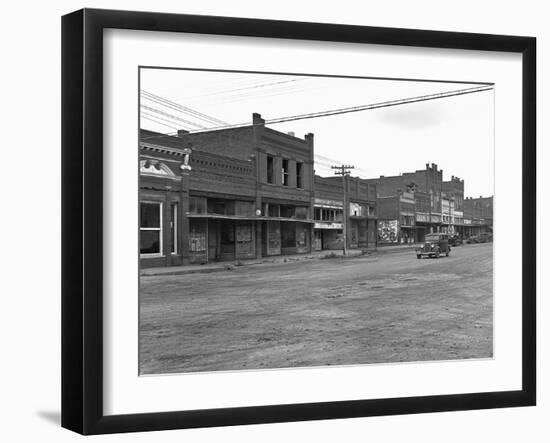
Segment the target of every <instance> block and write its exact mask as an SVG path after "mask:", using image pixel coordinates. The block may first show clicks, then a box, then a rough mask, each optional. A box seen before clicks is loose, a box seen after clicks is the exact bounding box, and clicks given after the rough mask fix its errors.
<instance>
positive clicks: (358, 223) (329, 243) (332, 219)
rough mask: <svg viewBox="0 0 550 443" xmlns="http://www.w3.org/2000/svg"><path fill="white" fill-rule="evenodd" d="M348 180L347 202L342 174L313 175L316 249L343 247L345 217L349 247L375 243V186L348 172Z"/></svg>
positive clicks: (362, 246)
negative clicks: (339, 175)
mask: <svg viewBox="0 0 550 443" xmlns="http://www.w3.org/2000/svg"><path fill="white" fill-rule="evenodd" d="M345 183H346V192H345V195H346V202H345V203H344V181H343V180H342V177H320V176H318V175H316V176H315V178H314V196H315V200H314V207H315V208H314V221H315V225H314V228H315V229H314V238H315V240H314V241H315V243H314V246H315V250H321V249H342V248H343V243H344V232H343V229H344V222H343V221H344V217H346V219H347V223H346V224H345V225H346V236H345V238H346V240H347V245H346V247H347V248H351V249H356V248H369V247H374V246H376V229H377V225H376V220H377V217H376V186H375V185H373V184H370V183H367V182H366V181H365V180H363V179H361V178H359V177H349V176H346V177H345ZM344 209H345V211H344ZM344 212H345V213H344Z"/></svg>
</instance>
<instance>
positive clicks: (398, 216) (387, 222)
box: [378, 188, 416, 245]
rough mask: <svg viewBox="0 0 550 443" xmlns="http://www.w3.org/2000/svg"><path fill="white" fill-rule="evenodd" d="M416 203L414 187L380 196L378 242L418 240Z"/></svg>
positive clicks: (392, 242) (389, 242)
mask: <svg viewBox="0 0 550 443" xmlns="http://www.w3.org/2000/svg"><path fill="white" fill-rule="evenodd" d="M415 215H416V205H415V192H414V190H413V189H410V188H409V189H407V190H406V191H402V190H400V189H399V190H397V192H396V193H395V194H394V195H391V196H386V197H379V198H378V243H379V244H381V245H384V244H395V243H413V242H414V241H416V217H415Z"/></svg>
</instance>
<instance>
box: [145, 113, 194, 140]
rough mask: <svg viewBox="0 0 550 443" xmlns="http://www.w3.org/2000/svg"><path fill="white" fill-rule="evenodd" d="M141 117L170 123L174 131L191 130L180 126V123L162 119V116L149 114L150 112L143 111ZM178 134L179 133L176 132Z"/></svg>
mask: <svg viewBox="0 0 550 443" xmlns="http://www.w3.org/2000/svg"><path fill="white" fill-rule="evenodd" d="M141 116H142V117H145V116H147V117H154V118H155V119H157V120H161V121H163V122H166V123H169V124H170V127H171V128H172V129H176V130H179V129H185V130H186V131H188V130H189V128H186V127H182V126H181V125H179V124H178V123H175V122H173V121H172V120H168V119H165V118H162V117H160V116H158V115H154V114H150V113H148V112H146V111H141ZM175 125H177V126H175ZM166 126H168V125H166ZM176 134H177V132H176Z"/></svg>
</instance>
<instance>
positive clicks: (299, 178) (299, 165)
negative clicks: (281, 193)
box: [296, 162, 304, 188]
mask: <svg viewBox="0 0 550 443" xmlns="http://www.w3.org/2000/svg"><path fill="white" fill-rule="evenodd" d="M296 187H297V188H303V187H304V186H303V184H302V163H300V162H296Z"/></svg>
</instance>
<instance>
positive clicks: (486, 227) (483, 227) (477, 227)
mask: <svg viewBox="0 0 550 443" xmlns="http://www.w3.org/2000/svg"><path fill="white" fill-rule="evenodd" d="M484 233H489V234H492V233H493V196H490V197H481V196H480V197H478V198H472V197H467V198H466V199H465V200H464V236H465V237H470V236H477V235H479V234H484Z"/></svg>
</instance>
